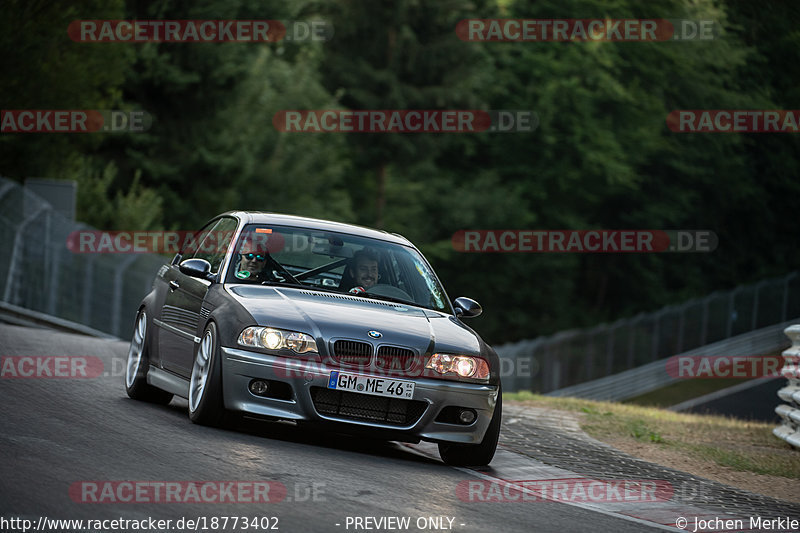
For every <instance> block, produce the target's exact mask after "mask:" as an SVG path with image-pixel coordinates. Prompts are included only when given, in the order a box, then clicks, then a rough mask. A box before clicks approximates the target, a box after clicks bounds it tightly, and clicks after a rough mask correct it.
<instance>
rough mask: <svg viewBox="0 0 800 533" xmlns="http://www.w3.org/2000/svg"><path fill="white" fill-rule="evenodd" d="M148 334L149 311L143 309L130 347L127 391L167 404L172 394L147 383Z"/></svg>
mask: <svg viewBox="0 0 800 533" xmlns="http://www.w3.org/2000/svg"><path fill="white" fill-rule="evenodd" d="M147 334H148V331H147V313H146V312H145V310H144V309H142V310H141V311H139V313H138V314H137V315H136V326H135V327H134V329H133V338H132V339H131V346H130V348H128V359H127V361H126V363H125V392H127V393H128V396H130V397H131V398H133V399H134V400H141V401H143V402H151V403H159V404H163V405H166V404H168V403H169V402H170V401H172V394H170V393H169V392H166V391H163V390H161V389H157V388H155V387H153V386H152V385H150V384H148V383H147V369H148V368H149V366H150V354H149V351H150V342H149V339H148V337H147Z"/></svg>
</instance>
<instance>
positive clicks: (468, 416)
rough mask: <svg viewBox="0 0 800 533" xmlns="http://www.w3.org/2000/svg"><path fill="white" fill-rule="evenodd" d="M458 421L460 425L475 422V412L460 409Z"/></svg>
mask: <svg viewBox="0 0 800 533" xmlns="http://www.w3.org/2000/svg"><path fill="white" fill-rule="evenodd" d="M458 420H459V421H460V422H461V423H462V424H472V423H473V422H474V421H475V411H473V410H472V409H462V410H461V412H459V413H458Z"/></svg>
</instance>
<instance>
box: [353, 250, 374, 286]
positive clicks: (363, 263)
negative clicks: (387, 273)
mask: <svg viewBox="0 0 800 533" xmlns="http://www.w3.org/2000/svg"><path fill="white" fill-rule="evenodd" d="M347 268H348V271H349V274H350V276H351V277H352V278H353V280H355V281H354V286H355V287H363V288H364V289H365V290H369V289H370V288H371V287H374V286H375V285H376V284H377V283H378V280H379V279H381V275H380V273H379V272H378V254H377V253H376V252H374V251H372V250H367V249H363V250H359V251H357V252H356V253H354V254H353V260H352V261H351V263H350V266H349V267H347Z"/></svg>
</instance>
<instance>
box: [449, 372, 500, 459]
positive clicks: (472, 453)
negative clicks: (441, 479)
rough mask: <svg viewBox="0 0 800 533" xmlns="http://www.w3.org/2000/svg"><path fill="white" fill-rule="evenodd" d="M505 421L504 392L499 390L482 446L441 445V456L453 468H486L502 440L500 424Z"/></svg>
mask: <svg viewBox="0 0 800 533" xmlns="http://www.w3.org/2000/svg"><path fill="white" fill-rule="evenodd" d="M502 419H503V390H502V388H498V390H497V403H495V405H494V412H493V413H492V421H491V422H490V423H489V428H488V429H487V430H486V434H485V435H484V436H483V440H482V441H481V442H480V444H452V443H449V442H440V443H439V456H440V457H441V458H442V461H444V462H445V463H446V464H448V465H451V466H485V465H488V464H489V463H490V462H492V458H493V457H494V452H495V450H496V449H497V441H498V439H499V438H500V423H501V422H502Z"/></svg>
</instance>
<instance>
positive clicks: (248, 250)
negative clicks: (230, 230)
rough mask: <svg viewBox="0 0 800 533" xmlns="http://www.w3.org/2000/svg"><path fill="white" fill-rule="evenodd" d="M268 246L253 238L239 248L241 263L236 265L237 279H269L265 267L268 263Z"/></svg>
mask: <svg viewBox="0 0 800 533" xmlns="http://www.w3.org/2000/svg"><path fill="white" fill-rule="evenodd" d="M267 254H268V252H267V250H266V246H259V245H258V244H256V243H255V242H254V241H253V239H247V240H245V241H244V242H243V243H242V246H241V247H240V248H239V264H238V265H237V266H236V272H235V274H234V275H235V276H236V278H237V279H240V280H242V281H249V282H261V281H264V280H266V279H268V276H267V272H265V270H264V267H265V266H266V265H267Z"/></svg>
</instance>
